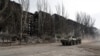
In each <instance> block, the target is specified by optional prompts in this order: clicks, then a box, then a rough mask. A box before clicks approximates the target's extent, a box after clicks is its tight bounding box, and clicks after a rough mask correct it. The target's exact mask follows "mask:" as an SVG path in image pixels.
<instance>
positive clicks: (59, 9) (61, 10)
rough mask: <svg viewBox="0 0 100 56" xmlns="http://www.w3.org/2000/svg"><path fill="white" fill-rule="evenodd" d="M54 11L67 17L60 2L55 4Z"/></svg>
mask: <svg viewBox="0 0 100 56" xmlns="http://www.w3.org/2000/svg"><path fill="white" fill-rule="evenodd" d="M56 13H57V14H58V15H61V16H63V17H65V18H66V19H67V18H68V15H67V11H66V9H65V6H64V5H63V3H62V5H59V4H58V5H57V6H56Z"/></svg>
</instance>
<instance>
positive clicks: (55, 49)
mask: <svg viewBox="0 0 100 56" xmlns="http://www.w3.org/2000/svg"><path fill="white" fill-rule="evenodd" d="M94 45H95V46H94ZM95 47H96V48H95ZM99 52H100V44H99V42H91V43H89V44H81V45H74V46H62V45H61V43H50V44H37V45H29V46H13V47H0V56H100V54H99Z"/></svg>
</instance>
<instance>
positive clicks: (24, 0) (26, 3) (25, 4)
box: [19, 0, 29, 43]
mask: <svg viewBox="0 0 100 56" xmlns="http://www.w3.org/2000/svg"><path fill="white" fill-rule="evenodd" d="M19 3H20V4H21V7H22V11H21V21H20V22H21V26H20V27H21V29H20V31H21V32H20V38H21V39H22V35H23V25H24V26H26V19H27V13H28V9H29V0H19ZM23 10H24V11H25V12H26V13H25V15H24V13H23ZM24 16H25V17H24ZM23 18H25V20H24V24H23ZM21 39H20V43H21Z"/></svg>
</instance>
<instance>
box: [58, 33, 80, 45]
mask: <svg viewBox="0 0 100 56" xmlns="http://www.w3.org/2000/svg"><path fill="white" fill-rule="evenodd" d="M60 41H61V43H62V45H64V46H66V45H77V44H81V38H80V37H77V36H75V35H73V36H72V35H70V36H67V37H65V38H63V39H61V40H60Z"/></svg>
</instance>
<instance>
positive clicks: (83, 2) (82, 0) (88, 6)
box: [16, 0, 100, 29]
mask: <svg viewBox="0 0 100 56" xmlns="http://www.w3.org/2000/svg"><path fill="white" fill-rule="evenodd" d="M16 1H17V0H16ZM36 3H37V0H30V9H29V11H30V12H32V13H34V11H36V10H37V9H36ZM48 3H49V6H50V7H51V9H52V11H53V13H55V6H57V5H58V4H62V3H63V4H64V6H65V8H66V10H67V13H68V17H69V18H70V19H72V20H75V16H76V13H77V12H85V13H87V14H89V15H91V16H92V17H93V18H94V19H95V20H96V22H95V25H94V26H95V27H97V28H99V29H100V22H99V21H100V0H48Z"/></svg>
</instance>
